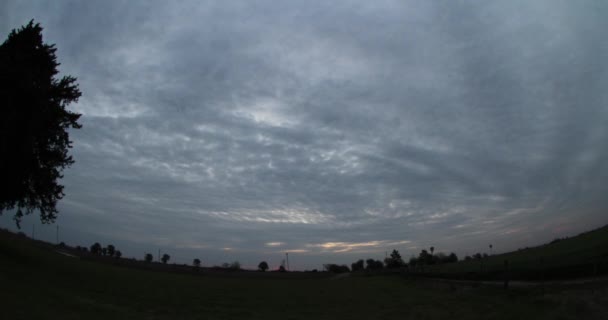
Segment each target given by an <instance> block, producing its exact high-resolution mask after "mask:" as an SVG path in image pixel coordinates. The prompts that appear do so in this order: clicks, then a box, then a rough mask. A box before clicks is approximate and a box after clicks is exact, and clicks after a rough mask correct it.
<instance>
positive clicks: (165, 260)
mask: <svg viewBox="0 0 608 320" xmlns="http://www.w3.org/2000/svg"><path fill="white" fill-rule="evenodd" d="M170 259H171V256H170V255H168V254H166V253H163V256H162V257H161V258H160V261H162V262H163V263H164V264H166V263H167V262H168V261H169V260H170Z"/></svg>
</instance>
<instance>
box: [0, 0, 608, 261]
mask: <svg viewBox="0 0 608 320" xmlns="http://www.w3.org/2000/svg"><path fill="white" fill-rule="evenodd" d="M30 19H35V21H36V22H39V23H41V25H42V26H43V27H44V40H45V42H47V43H55V44H56V45H57V48H58V51H57V56H58V59H59V61H60V62H61V66H60V71H61V74H62V75H68V74H69V75H73V76H75V77H77V78H78V83H79V84H80V89H81V91H82V93H83V96H82V98H81V99H80V101H79V102H78V103H77V104H73V105H71V106H70V108H71V109H72V110H74V111H76V112H79V113H82V114H83V116H82V118H81V123H82V124H83V128H82V129H81V130H76V131H72V132H71V138H72V140H73V141H74V148H73V149H72V150H71V154H72V155H73V157H74V159H75V161H76V163H75V164H74V165H73V166H72V167H71V168H69V169H67V170H66V171H65V172H64V173H65V177H64V179H63V180H62V184H64V185H65V193H66V196H65V198H64V199H63V200H62V201H60V203H59V211H60V214H59V218H58V220H57V224H58V225H59V226H60V227H59V230H60V233H59V236H60V240H63V241H65V242H66V243H68V244H73V245H76V244H80V245H87V246H89V245H91V244H92V243H93V242H95V241H100V242H102V244H104V245H105V244H108V243H113V244H114V245H116V246H117V247H118V248H119V249H122V251H123V253H124V255H125V256H128V257H131V256H134V257H137V258H143V255H144V252H152V253H154V254H156V253H157V250H159V249H160V250H162V251H163V252H167V253H169V254H170V255H172V257H173V260H174V261H177V262H185V263H190V262H191V261H192V259H193V258H196V257H198V258H200V259H201V260H202V261H203V264H204V265H215V264H220V263H222V262H231V261H234V260H239V261H240V262H241V263H242V264H243V265H245V266H247V267H255V266H257V263H258V262H259V261H261V260H266V261H268V262H269V264H270V265H271V267H272V268H276V267H277V266H278V265H279V263H280V261H281V259H282V258H283V256H284V252H286V251H288V252H290V253H291V254H290V260H291V261H290V262H291V266H292V268H297V269H306V268H308V269H311V268H320V267H321V264H322V263H327V262H336V263H348V264H350V263H351V262H353V261H355V260H356V259H358V258H370V257H371V258H376V259H382V258H384V255H385V252H386V251H390V250H392V249H397V250H399V251H400V252H401V253H402V255H403V256H404V257H406V258H408V257H409V256H410V255H411V254H418V253H419V252H420V250H421V249H422V248H428V247H430V246H434V247H435V248H436V249H435V251H436V252H451V251H454V252H456V253H457V254H458V255H459V256H460V257H463V256H464V255H465V254H473V253H476V252H488V253H489V248H488V245H489V244H493V245H494V251H495V253H496V252H504V251H508V250H513V249H517V248H519V247H524V246H532V245H537V244H541V243H543V242H547V241H550V240H552V239H554V238H556V237H562V236H569V235H575V234H577V233H579V232H582V231H586V230H589V229H592V228H595V227H599V226H602V225H604V224H606V223H608V214H606V209H607V208H608V196H606V194H607V191H608V185H607V182H608V148H606V147H607V143H606V141H607V138H608V126H607V125H606V123H607V120H608V77H607V76H608V74H607V66H608V42H607V41H606V30H608V2H607V1H603V0H598V1H565V0H564V1H558V0H547V1H528V0H522V1H512V0H509V1H506V0H505V1H492V2H486V1H484V2H481V1H330V2H329V1H158V2H153V1H141V2H139V1H10V0H9V1H7V0H4V1H2V3H1V4H0V32H1V36H2V37H3V39H5V38H6V36H7V35H8V33H9V32H10V30H11V29H13V28H17V27H19V26H21V25H24V24H27V22H28V21H29V20H30ZM10 218H11V217H10V216H7V215H6V214H5V215H4V216H3V217H2V219H1V220H0V223H1V225H2V226H4V227H10V228H13V229H14V224H13V223H12V221H11V219H10ZM37 220H38V217H35V216H31V217H29V218H28V219H26V220H25V222H24V224H23V228H24V229H23V231H24V232H27V233H28V234H29V233H31V232H32V230H31V229H32V224H34V223H35V222H36V221H37ZM34 228H37V229H36V230H35V232H36V233H37V234H38V237H42V238H45V239H48V240H52V241H54V240H55V236H56V234H55V232H56V226H55V225H52V226H41V225H40V224H36V226H35V227H34Z"/></svg>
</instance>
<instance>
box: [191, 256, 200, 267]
mask: <svg viewBox="0 0 608 320" xmlns="http://www.w3.org/2000/svg"><path fill="white" fill-rule="evenodd" d="M192 265H193V266H195V267H197V268H198V267H200V266H201V259H199V258H195V259H194V260H192Z"/></svg>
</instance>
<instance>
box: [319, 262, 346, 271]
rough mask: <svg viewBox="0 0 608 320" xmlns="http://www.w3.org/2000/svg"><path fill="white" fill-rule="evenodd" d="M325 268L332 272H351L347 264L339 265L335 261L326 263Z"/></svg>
mask: <svg viewBox="0 0 608 320" xmlns="http://www.w3.org/2000/svg"><path fill="white" fill-rule="evenodd" d="M323 268H325V270H327V271H329V272H332V273H346V272H350V270H349V269H348V267H347V266H345V265H337V264H334V263H328V264H324V265H323Z"/></svg>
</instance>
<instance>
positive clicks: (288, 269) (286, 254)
mask: <svg viewBox="0 0 608 320" xmlns="http://www.w3.org/2000/svg"><path fill="white" fill-rule="evenodd" d="M285 258H286V260H287V271H291V269H290V268H289V253H288V252H285Z"/></svg>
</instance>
